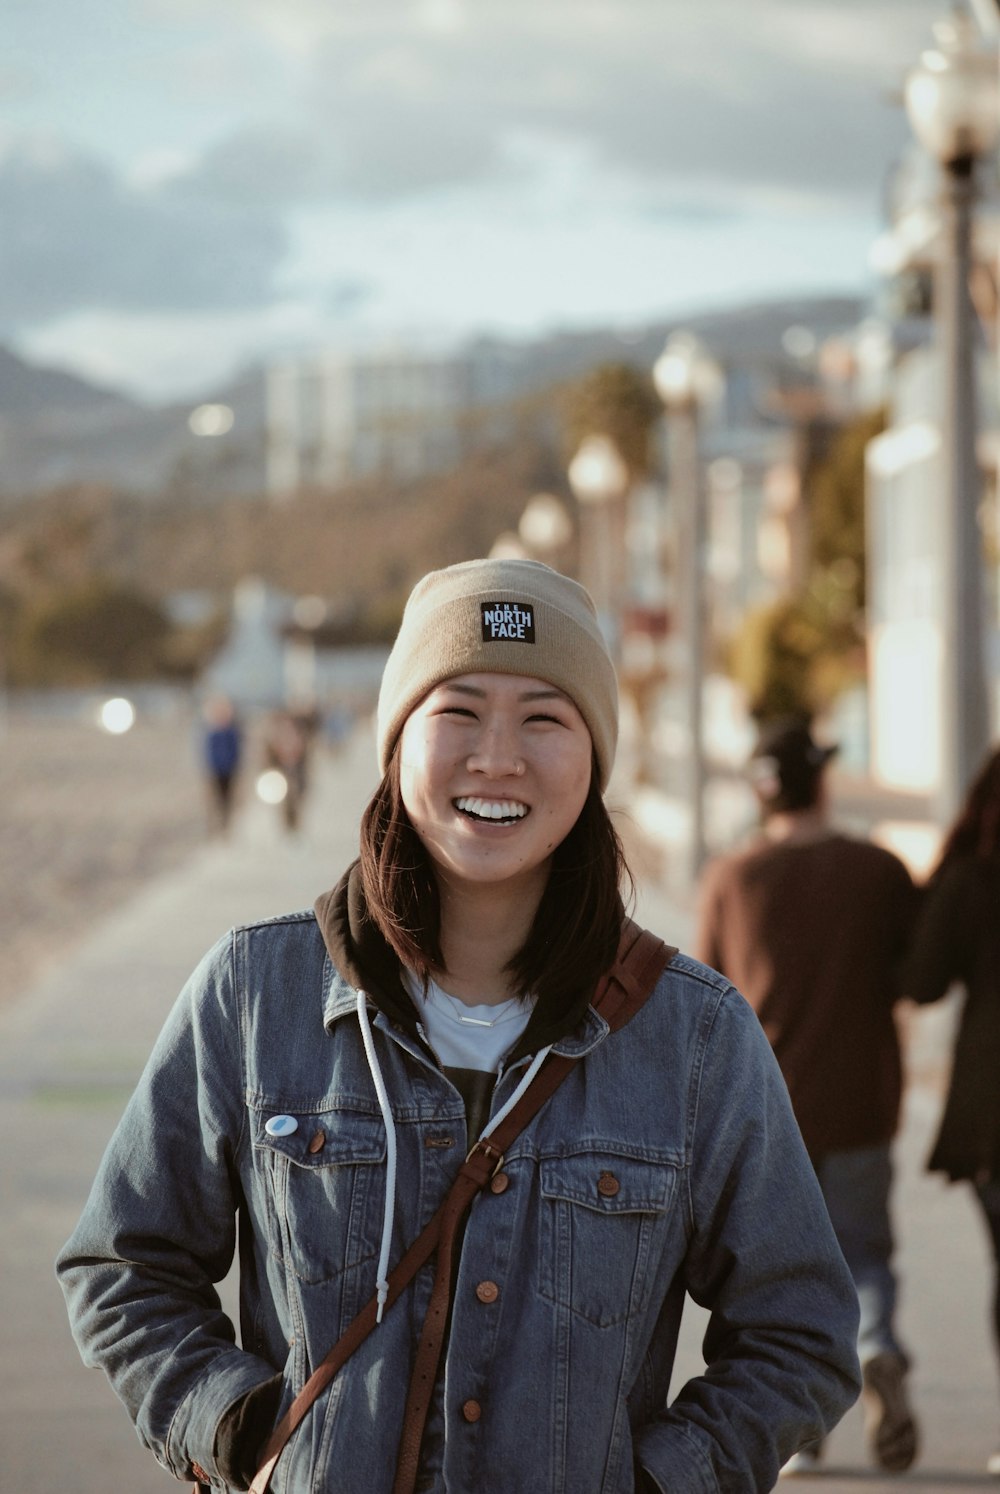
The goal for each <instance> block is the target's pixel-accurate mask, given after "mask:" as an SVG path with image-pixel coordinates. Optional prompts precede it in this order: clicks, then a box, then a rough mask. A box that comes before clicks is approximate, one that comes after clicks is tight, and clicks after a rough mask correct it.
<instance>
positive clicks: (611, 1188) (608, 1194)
mask: <svg viewBox="0 0 1000 1494" xmlns="http://www.w3.org/2000/svg"><path fill="white" fill-rule="evenodd" d="M620 1187H621V1183H619V1181H618V1179H617V1178H616V1177H615V1175H614V1173H613V1172H602V1173H601V1175H600V1177H599V1178H598V1179H597V1191H598V1193H599V1194H600V1195H601V1197H602V1198H614V1196H615V1194H616V1193H617V1192H618V1190H619V1188H620Z"/></svg>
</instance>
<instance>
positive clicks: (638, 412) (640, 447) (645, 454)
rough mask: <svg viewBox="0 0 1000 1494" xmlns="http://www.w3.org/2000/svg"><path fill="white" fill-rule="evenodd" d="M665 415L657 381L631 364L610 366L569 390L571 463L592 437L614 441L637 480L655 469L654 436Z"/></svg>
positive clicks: (565, 407) (566, 413)
mask: <svg viewBox="0 0 1000 1494" xmlns="http://www.w3.org/2000/svg"><path fill="white" fill-rule="evenodd" d="M660 414H661V407H660V402H659V400H658V399H657V397H656V392H655V390H654V389H653V381H652V378H651V377H650V376H649V375H648V374H644V373H641V372H640V371H639V370H638V369H636V368H633V367H632V365H631V364H629V363H604V364H601V365H600V366H599V367H598V368H595V369H593V370H592V371H591V372H590V373H589V374H587V376H586V378H583V379H581V380H580V382H579V383H578V384H574V385H572V386H571V387H570V388H569V389H567V391H566V393H565V396H564V399H563V425H564V432H565V443H566V452H565V455H566V460H567V461H568V460H569V459H570V458H571V457H572V455H573V453H574V452H575V451H576V449H577V447H578V446H579V445H580V443H581V441H583V439H584V438H585V437H586V436H595V435H600V436H610V437H611V439H612V440H613V441H614V443H615V445H616V446H617V447H618V450H619V451H620V452H621V455H622V459H623V461H624V462H625V465H626V467H627V468H628V470H629V474H630V476H631V478H632V479H633V481H635V480H637V479H639V478H642V477H645V476H646V475H647V474H648V472H649V470H650V465H651V459H652V454H651V436H652V431H653V426H654V425H655V423H656V421H657V420H658V419H659V417H660Z"/></svg>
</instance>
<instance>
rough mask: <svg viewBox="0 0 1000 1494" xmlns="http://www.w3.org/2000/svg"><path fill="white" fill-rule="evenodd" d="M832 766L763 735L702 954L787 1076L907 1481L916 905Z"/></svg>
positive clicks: (875, 1451) (881, 1458)
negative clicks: (896, 1158)
mask: <svg viewBox="0 0 1000 1494" xmlns="http://www.w3.org/2000/svg"><path fill="white" fill-rule="evenodd" d="M836 751H837V748H836V747H834V746H825V745H822V744H821V743H819V742H817V741H816V740H815V739H814V737H813V735H812V732H811V731H810V728H809V726H808V724H807V723H806V722H804V721H801V720H798V719H791V718H785V719H782V720H779V721H776V722H773V723H769V724H768V725H766V726H765V727H764V728H763V729H762V731H761V733H760V738H759V741H758V743H757V746H756V747H755V749H754V751H753V754H752V756H751V759H750V762H749V765H748V776H749V778H750V782H751V784H752V786H753V789H754V793H755V795H756V797H757V801H758V804H759V807H760V814H761V820H762V825H761V829H760V831H759V833H758V834H757V835H755V836H754V837H753V838H752V839H751V841H750V843H749V844H747V845H745V846H743V847H740V848H738V849H736V850H733V851H731V852H729V853H728V854H726V855H723V856H720V857H718V858H717V859H716V860H714V861H713V862H710V863H709V865H708V867H707V868H706V871H705V874H704V877H703V880H702V885H701V888H700V896H699V914H698V932H697V937H696V941H695V954H696V956H697V958H698V959H700V960H703V961H704V962H705V964H707V965H711V966H713V967H714V968H715V969H716V970H718V971H720V972H721V973H722V974H724V975H726V976H728V978H729V979H730V980H732V981H733V983H734V984H735V985H736V986H738V988H739V989H740V990H741V991H742V992H743V994H744V995H745V996H746V998H747V1000H748V1001H749V1002H750V1004H751V1006H753V1008H754V1009H755V1011H756V1012H757V1015H758V1017H759V1019H760V1022H761V1025H762V1026H763V1028H764V1031H765V1033H766V1034H767V1037H768V1039H769V1040H770V1043H771V1046H772V1048H773V1049H774V1053H775V1056H776V1058H777V1060H778V1064H779V1066H780V1068H781V1070H782V1073H783V1074H784V1077H785V1082H786V1083H787V1085H788V1090H789V1094H790V1096H791V1100H792V1108H793V1109H794V1111H795V1116H796V1119H797V1121H798V1123H799V1127H800V1130H801V1132H802V1136H803V1139H804V1141H805V1143H806V1148H807V1150H808V1152H809V1156H810V1158H811V1160H812V1163H813V1166H814V1167H815V1169H816V1173H817V1176H818V1178H819V1181H820V1186H821V1188H822V1190H823V1194H824V1197H825V1199H826V1203H827V1208H828V1209H829V1212H830V1217H831V1220H832V1222H833V1226H834V1229H835V1231H836V1234H837V1238H838V1240H839V1242H840V1246H841V1249H842V1250H843V1252H844V1256H845V1258H846V1260H847V1263H848V1265H849V1267H850V1268H851V1273H852V1275H853V1277H854V1283H855V1287H856V1289H857V1293H858V1298H859V1301H860V1305H861V1324H860V1329H859V1337H858V1354H859V1358H860V1360H861V1366H862V1375H863V1380H864V1391H863V1399H864V1403H865V1414H866V1430H867V1434H868V1440H869V1446H870V1449H871V1453H872V1456H873V1458H874V1460H875V1462H876V1463H877V1464H878V1465H879V1466H880V1467H882V1468H884V1469H886V1470H888V1471H892V1472H900V1471H902V1470H904V1469H906V1468H908V1467H910V1465H911V1464H912V1463H913V1461H914V1459H915V1457H916V1455H917V1447H918V1432H917V1426H916V1421H915V1419H914V1415H913V1411H912V1409H911V1406H910V1403H909V1399H908V1396H907V1390H906V1377H907V1371H908V1368H909V1358H908V1355H907V1354H906V1351H905V1350H904V1349H903V1347H902V1345H901V1344H900V1341H899V1338H898V1337H897V1334H896V1329H895V1325H894V1316H895V1306H896V1295H897V1285H896V1277H895V1274H894V1272H893V1268H892V1252H893V1239H892V1227H891V1221H890V1214H889V1191H890V1184H891V1179H892V1161H891V1155H890V1144H891V1142H892V1138H893V1135H894V1133H895V1130H896V1124H897V1119H898V1113H899V1104H900V1096H901V1089H902V1077H901V1076H902V1064H901V1060H900V1050H899V1040H898V1037H897V1032H896V1026H895V1021H894V1017H893V1005H894V1003H895V1001H896V1000H897V999H898V998H899V996H900V995H901V993H902V988H901V974H902V965H903V960H904V958H905V954H906V949H907V943H908V939H909V936H910V933H911V929H912V925H913V921H914V917H915V913H916V901H917V894H916V891H915V889H914V886H913V882H912V880H911V878H910V875H909V872H908V871H907V870H906V868H905V866H904V865H903V864H902V862H901V861H900V860H899V859H898V858H897V857H896V856H894V855H893V854H892V853H891V852H890V851H888V850H885V849H884V848H883V847H881V846H876V845H873V844H871V843H870V842H868V841H864V840H860V839H856V838H855V837H853V836H848V835H845V834H842V833H840V832H839V831H838V830H836V829H835V828H834V827H833V826H832V824H831V820H830V810H829V795H828V785H827V775H826V768H827V765H828V763H829V762H830V760H831V758H832V757H833V756H834V755H835V753H836ZM821 1451H822V1448H821V1445H820V1444H812V1445H810V1446H806V1447H804V1448H802V1449H800V1451H799V1453H798V1454H797V1455H796V1457H795V1458H794V1459H792V1460H791V1461H790V1463H789V1464H787V1465H786V1468H785V1470H784V1471H785V1472H786V1473H793V1472H806V1471H808V1470H810V1469H812V1468H814V1467H815V1465H816V1463H817V1462H818V1460H819V1458H820V1455H821Z"/></svg>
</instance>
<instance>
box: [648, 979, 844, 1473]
mask: <svg viewBox="0 0 1000 1494" xmlns="http://www.w3.org/2000/svg"><path fill="white" fill-rule="evenodd" d="M711 1020H712V1030H711V1035H710V1038H709V1041H708V1043H707V1045H706V1047H705V1049H704V1052H705V1059H704V1063H703V1067H702V1071H701V1072H700V1073H699V1074H696V1075H695V1076H694V1079H693V1089H692V1107H691V1108H692V1121H691V1125H692V1128H693V1133H692V1148H691V1154H690V1155H691V1168H690V1175H689V1189H688V1207H689V1210H690V1230H691V1237H690V1245H689V1248H688V1252H687V1256H686V1259H685V1265H684V1277H685V1280H684V1284H685V1287H686V1289H687V1291H688V1292H689V1293H690V1295H691V1296H692V1297H693V1298H694V1300H695V1301H696V1302H698V1303H700V1304H701V1305H702V1306H703V1307H705V1308H707V1309H708V1310H709V1312H710V1314H711V1316H710V1320H709V1324H708V1329H707V1331H706V1334H705V1340H704V1345H703V1349H704V1355H705V1362H706V1367H705V1371H704V1373H703V1374H702V1375H700V1376H699V1377H697V1378H695V1379H692V1380H690V1381H689V1382H688V1383H687V1384H686V1385H684V1386H683V1387H682V1389H681V1390H680V1392H679V1393H678V1395H677V1397H676V1399H675V1400H674V1401H673V1403H672V1404H671V1406H670V1407H669V1408H668V1409H667V1410H665V1411H664V1412H663V1414H662V1415H661V1416H660V1417H658V1418H657V1419H656V1420H655V1421H654V1422H652V1423H649V1424H647V1425H646V1426H644V1427H642V1428H641V1429H640V1431H639V1433H638V1437H637V1449H636V1450H637V1454H638V1458H639V1461H640V1462H641V1464H642V1466H643V1467H644V1468H646V1469H648V1470H649V1472H650V1473H651V1474H652V1475H653V1477H654V1479H655V1480H656V1482H657V1483H658V1484H659V1485H660V1487H661V1488H662V1489H663V1490H681V1489H683V1490H684V1491H685V1494H695V1491H698V1494H701V1491H702V1490H704V1491H705V1494H709V1491H712V1494H717V1491H719V1490H722V1489H739V1490H741V1491H746V1494H751V1491H758V1490H759V1491H763V1490H767V1489H771V1488H773V1486H774V1484H775V1482H776V1480H777V1478H778V1471H779V1469H780V1467H781V1465H782V1464H783V1463H784V1462H785V1461H787V1459H788V1458H789V1457H790V1456H791V1454H792V1453H793V1452H795V1451H796V1450H797V1449H798V1448H799V1447H801V1446H803V1445H804V1444H806V1443H808V1442H811V1441H814V1440H816V1439H818V1438H820V1437H823V1436H825V1435H826V1433H827V1432H829V1430H830V1429H831V1428H832V1427H833V1426H834V1425H835V1424H836V1423H837V1422H838V1421H839V1420H840V1418H841V1416H843V1414H844V1412H845V1411H846V1410H847V1409H848V1407H849V1406H850V1405H851V1404H852V1403H853V1401H854V1400H855V1399H856V1398H857V1395H858V1392H859V1390H860V1374H859V1368H858V1359H857V1352H856V1341H857V1329H858V1305H857V1297H856V1295H855V1291H854V1285H853V1282H852V1280H851V1277H850V1274H849V1272H848V1270H847V1266H846V1265H845V1263H844V1259H843V1256H842V1255H841V1252H840V1248H839V1246H838V1244H837V1241H836V1239H835V1237H834V1234H833V1230H832V1228H831V1225H830V1221H829V1218H828V1215H827V1211H826V1207H825V1205H824V1202H823V1198H822V1194H821V1193H820V1189H819V1185H818V1183H817V1181H816V1176H815V1173H814V1171H813V1168H812V1166H811V1164H810V1162H809V1159H808V1157H807V1155H806V1152H805V1148H804V1146H803V1144H802V1141H801V1138H800V1136H799V1132H798V1127H797V1126H796V1124H795V1120H794V1118H793V1116H792V1111H791V1106H790V1104H789V1100H788V1094H787V1091H786V1089H785V1084H784V1081H783V1079H782V1077H781V1074H780V1071H779V1070H778V1067H777V1064H776V1062H775V1060H774V1057H773V1054H772V1053H771V1049H770V1046H769V1045H768V1042H767V1039H766V1038H765V1037H764V1034H763V1032H762V1030H761V1028H760V1024H759V1023H758V1021H757V1019H756V1017H755V1016H754V1014H753V1012H752V1011H751V1010H750V1008H749V1006H748V1005H747V1004H746V1002H744V1001H743V999H742V997H740V996H739V994H738V993H737V992H736V991H734V990H733V989H732V987H729V988H728V989H727V990H725V991H723V992H720V995H719V1000H718V1003H717V1005H716V1007H715V1009H714V1014H713V1016H712V1019H711Z"/></svg>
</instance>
